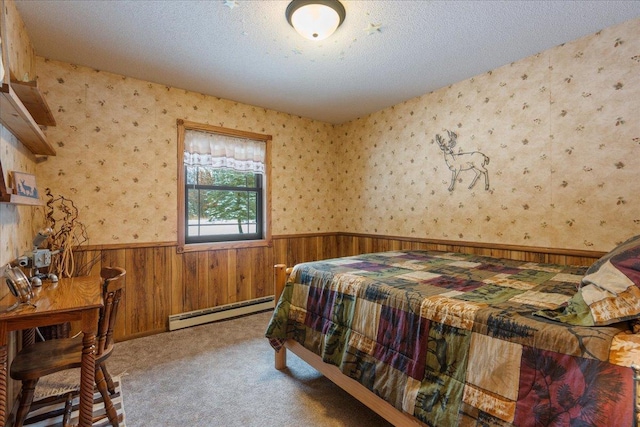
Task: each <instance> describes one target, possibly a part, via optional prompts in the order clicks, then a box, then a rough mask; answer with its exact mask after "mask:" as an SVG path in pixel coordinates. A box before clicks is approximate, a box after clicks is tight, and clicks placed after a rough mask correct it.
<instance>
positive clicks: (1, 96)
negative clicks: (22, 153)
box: [0, 83, 56, 156]
mask: <svg viewBox="0 0 640 427" xmlns="http://www.w3.org/2000/svg"><path fill="white" fill-rule="evenodd" d="M0 122H2V124H3V125H4V126H6V127H7V128H8V129H9V130H10V131H11V132H12V133H13V134H14V135H15V136H16V137H17V138H18V139H19V140H20V142H22V143H23V144H24V146H25V147H27V149H29V150H30V151H31V152H32V153H33V154H42V155H48V156H55V155H56V150H55V149H54V148H53V146H52V145H51V144H50V143H49V141H47V138H46V136H45V135H44V133H43V132H42V129H40V126H38V124H37V123H36V122H35V120H34V119H33V117H32V116H31V113H30V112H29V110H28V109H27V108H26V107H25V106H24V104H23V103H22V101H21V100H20V98H19V97H18V95H17V93H16V92H15V90H14V89H13V88H12V87H11V86H10V85H9V84H6V83H3V84H2V88H1V89H0Z"/></svg>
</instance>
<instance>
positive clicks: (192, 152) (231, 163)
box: [184, 129, 266, 174]
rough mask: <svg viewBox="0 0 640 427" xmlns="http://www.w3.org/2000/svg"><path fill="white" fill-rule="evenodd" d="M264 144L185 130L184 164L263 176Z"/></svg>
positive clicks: (252, 140) (245, 139) (257, 141)
mask: <svg viewBox="0 0 640 427" xmlns="http://www.w3.org/2000/svg"><path fill="white" fill-rule="evenodd" d="M265 152H266V143H265V142H264V141H259V140H255V139H247V138H238V137H234V136H227V135H220V134H216V133H207V132H201V131H197V130H190V129H187V130H185V133H184V164H185V165H187V166H212V167H216V168H227V169H233V170H237V171H241V172H253V173H261V174H264V170H265V161H266V160H265Z"/></svg>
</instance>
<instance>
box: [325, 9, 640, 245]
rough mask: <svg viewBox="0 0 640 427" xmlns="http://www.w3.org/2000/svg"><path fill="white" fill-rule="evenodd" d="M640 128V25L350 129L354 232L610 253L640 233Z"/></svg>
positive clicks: (344, 173) (345, 161) (343, 167)
mask: <svg viewBox="0 0 640 427" xmlns="http://www.w3.org/2000/svg"><path fill="white" fill-rule="evenodd" d="M638 117H640V19H636V20H633V21H630V22H627V23H624V24H621V25H618V26H616V27H612V28H609V29H605V30H603V31H601V32H598V33H596V34H594V35H591V36H588V37H585V38H582V39H579V40H577V41H574V42H571V43H566V44H564V45H562V46H558V47H556V48H553V49H550V50H548V51H545V52H542V53H540V54H538V55H534V56H532V57H528V58H525V59H522V60H520V61H517V62H514V63H512V64H509V65H506V66H503V67H501V68H498V69H496V70H493V71H490V72H488V73H485V74H483V75H479V76H476V77H474V78H471V79H468V80H465V81H462V82H459V83H456V84H454V85H451V86H449V87H446V88H443V89H441V90H438V91H436V92H432V93H429V94H426V95H424V96H421V97H419V98H416V99H411V100H408V101H406V102H404V103H401V104H398V105H395V106H393V107H391V108H388V109H385V110H383V111H379V112H377V113H374V114H372V115H370V116H368V117H365V118H361V119H358V120H355V121H353V122H350V123H346V124H344V125H341V126H339V127H338V128H337V132H338V134H339V140H338V143H339V150H338V151H339V152H338V158H340V159H341V163H340V166H339V167H338V170H337V178H338V182H339V183H340V186H339V188H338V192H339V194H342V195H343V196H342V197H340V199H339V200H340V203H339V205H338V207H337V209H336V215H338V216H339V217H340V218H341V223H340V229H342V230H345V231H353V232H362V233H373V234H383V235H395V236H411V237H427V238H436V239H448V240H466V241H481V242H495V243H507V244H515V245H530V246H542V247H556V248H573V249H588V250H590V249H591V250H602V251H606V250H609V249H611V248H612V246H613V245H614V244H615V243H616V242H620V241H622V240H625V239H626V238H628V237H630V236H633V235H636V234H640V206H639V193H640V191H639V190H640V187H639V184H638V178H639V175H638V171H639V170H640V123H639V122H638ZM449 132H453V133H455V135H456V136H454V137H453V138H452V137H451V136H450V134H449ZM438 138H441V144H442V145H443V146H444V148H445V149H447V147H446V146H447V145H449V144H450V142H451V139H454V140H455V145H453V147H451V150H450V151H451V155H449V156H448V157H449V159H448V163H447V159H445V152H444V151H443V150H442V149H441V147H440V144H438ZM474 152H476V154H471V153H474ZM461 153H468V154H461ZM480 153H482V154H480ZM487 158H488V159H487ZM449 165H451V167H453V168H454V169H455V170H456V171H459V174H458V175H457V179H456V182H455V185H454V188H453V190H452V191H449V187H450V185H451V181H452V175H453V174H452V171H451V170H450V167H449ZM485 170H486V174H485V173H484V171H485ZM476 175H478V181H477V182H476V183H475V185H474V186H473V188H468V187H469V186H470V184H472V183H473V179H474V177H475V176H476ZM487 176H488V182H489V186H488V190H485V177H487ZM346 195H351V196H352V197H345V196H346Z"/></svg>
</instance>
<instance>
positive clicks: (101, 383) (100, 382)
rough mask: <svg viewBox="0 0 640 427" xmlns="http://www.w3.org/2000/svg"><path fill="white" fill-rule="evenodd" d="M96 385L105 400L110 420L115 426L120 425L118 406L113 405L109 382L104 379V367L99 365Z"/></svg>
mask: <svg viewBox="0 0 640 427" xmlns="http://www.w3.org/2000/svg"><path fill="white" fill-rule="evenodd" d="M95 376H96V387H97V388H98V391H99V392H100V394H101V395H102V400H104V410H105V412H106V413H107V417H108V418H109V422H110V423H111V425H112V426H113V427H118V413H117V412H116V408H115V407H114V406H113V403H112V402H111V396H110V395H109V390H108V389H107V382H106V381H105V379H104V374H103V372H102V369H100V367H99V366H98V367H97V369H96V374H95Z"/></svg>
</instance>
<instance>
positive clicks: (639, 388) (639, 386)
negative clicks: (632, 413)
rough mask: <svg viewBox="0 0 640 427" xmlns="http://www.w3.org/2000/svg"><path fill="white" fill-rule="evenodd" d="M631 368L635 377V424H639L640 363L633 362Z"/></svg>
mask: <svg viewBox="0 0 640 427" xmlns="http://www.w3.org/2000/svg"><path fill="white" fill-rule="evenodd" d="M631 369H633V374H634V375H633V377H634V379H635V383H636V384H635V386H636V390H635V392H636V396H635V397H636V399H635V409H636V425H637V426H640V365H636V364H635V363H633V364H631Z"/></svg>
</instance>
